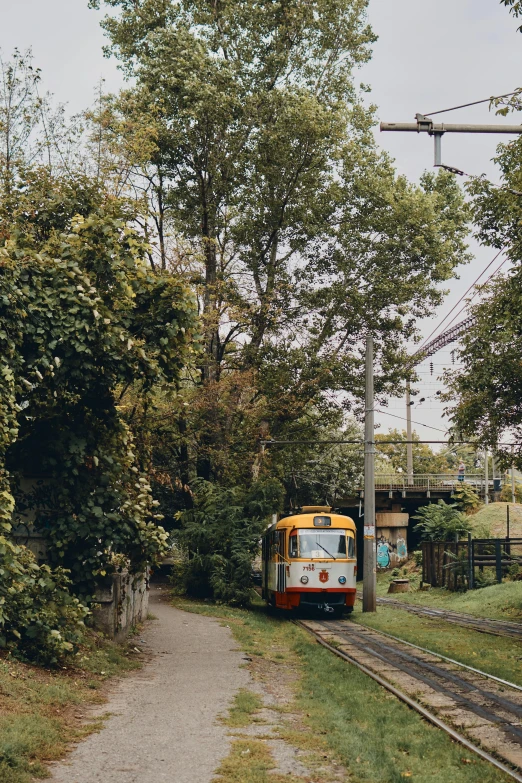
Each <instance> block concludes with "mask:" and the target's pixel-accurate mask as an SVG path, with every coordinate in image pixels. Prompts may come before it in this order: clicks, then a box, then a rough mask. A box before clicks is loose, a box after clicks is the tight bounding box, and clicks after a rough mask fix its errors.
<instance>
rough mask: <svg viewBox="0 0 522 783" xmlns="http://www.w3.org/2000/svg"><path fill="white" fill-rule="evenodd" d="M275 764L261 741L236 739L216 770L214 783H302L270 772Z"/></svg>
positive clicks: (296, 779)
mask: <svg viewBox="0 0 522 783" xmlns="http://www.w3.org/2000/svg"><path fill="white" fill-rule="evenodd" d="M275 767H276V763H275V762H274V759H273V758H272V754H271V753H270V750H269V748H268V747H267V746H266V744H265V743H264V742H263V741H262V740H256V739H250V738H248V739H238V740H235V741H234V742H233V743H232V750H231V752H230V754H229V755H228V756H227V758H226V759H224V761H222V763H221V765H220V766H219V768H218V770H217V773H216V775H217V777H216V778H214V780H215V781H216V783H302V781H303V779H302V778H296V777H294V776H293V775H277V774H274V773H273V772H272V770H273V769H274V768H275Z"/></svg>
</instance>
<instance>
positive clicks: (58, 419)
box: [0, 182, 194, 594]
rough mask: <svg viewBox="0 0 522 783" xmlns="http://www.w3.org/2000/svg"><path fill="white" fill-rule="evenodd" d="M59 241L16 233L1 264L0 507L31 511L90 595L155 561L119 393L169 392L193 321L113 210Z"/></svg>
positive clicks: (142, 477)
mask: <svg viewBox="0 0 522 783" xmlns="http://www.w3.org/2000/svg"><path fill="white" fill-rule="evenodd" d="M56 184H57V185H58V186H59V185H60V183H59V182H58V183H56ZM59 219H60V220H61V219H63V218H62V217H61V216H60V217H59ZM35 222H36V223H38V220H36V221H35ZM6 225H8V224H7V223H6ZM11 226H13V224H11ZM65 229H66V230H65V231H64V232H62V233H59V231H58V230H56V229H54V228H53V227H51V228H50V229H49V230H48V237H47V239H46V240H45V241H40V242H38V243H36V242H35V240H34V237H35V234H34V233H33V234H31V233H30V232H27V233H25V234H23V233H22V232H21V231H20V229H19V228H18V227H17V226H16V223H15V224H14V230H13V238H12V239H10V240H9V241H8V242H7V243H6V245H5V247H4V248H3V249H1V250H0V267H1V269H2V277H1V278H0V345H1V346H2V362H3V369H2V374H3V377H4V381H5V382H4V384H3V385H2V387H1V391H0V394H1V403H2V405H1V408H0V410H1V411H2V416H3V429H2V430H1V431H0V466H2V465H5V466H6V467H7V469H8V470H9V471H10V472H11V473H12V474H13V476H14V478H13V479H12V480H11V482H10V484H9V482H8V480H7V475H6V474H5V472H4V493H3V495H2V496H1V498H0V499H3V501H4V509H3V513H4V519H7V518H9V517H10V513H11V510H12V500H11V499H10V497H11V495H10V493H11V492H14V493H15V495H16V500H17V508H16V510H15V511H16V513H17V514H18V513H23V511H24V509H25V508H26V507H28V506H31V507H32V508H35V509H36V510H37V526H38V527H39V528H40V529H42V530H43V531H44V532H45V535H46V536H47V538H48V542H49V553H50V556H51V559H52V562H54V563H57V564H58V563H60V564H63V565H65V566H66V567H68V568H70V569H71V571H72V578H73V581H74V583H75V585H76V586H77V588H78V589H80V590H81V591H82V592H84V593H86V594H89V593H90V592H92V589H93V587H94V583H95V581H96V578H97V576H98V575H102V576H103V575H104V573H106V572H108V571H110V570H111V566H110V563H111V553H112V552H116V553H120V554H124V555H126V556H127V557H128V559H129V563H130V567H131V568H132V569H136V570H138V569H142V568H143V567H144V566H145V564H146V563H147V562H149V561H150V560H151V559H153V558H154V557H155V556H156V555H157V554H158V553H160V552H161V551H162V547H163V545H164V541H165V539H166V534H165V533H164V532H163V531H162V529H161V528H159V527H158V526H157V512H156V511H155V508H154V504H155V501H153V499H152V496H151V492H150V484H149V482H148V479H147V476H146V473H145V471H144V469H145V467H146V465H145V464H143V463H142V464H140V461H139V459H138V456H137V455H136V453H135V451H134V450H133V436H132V432H131V431H130V429H129V427H128V425H127V424H126V423H125V422H124V420H123V419H122V417H121V415H120V413H119V410H118V398H121V391H118V389H120V390H121V389H122V388H123V390H125V388H127V387H129V386H132V385H134V386H136V387H137V389H138V390H139V394H140V395H141V398H142V400H146V399H147V396H148V395H150V393H151V391H152V389H153V388H154V387H155V385H157V384H169V383H170V384H172V383H175V382H176V380H177V378H178V377H179V373H180V370H181V367H182V366H183V364H184V362H185V361H186V360H187V359H189V358H190V352H191V351H193V348H192V346H191V345H190V339H191V334H192V331H193V326H194V311H193V305H192V303H191V299H190V295H189V293H188V290H187V288H186V286H185V285H184V284H183V283H182V282H181V281H179V280H178V279H176V278H174V277H172V276H162V275H158V274H155V273H154V272H153V271H152V270H151V269H150V267H148V266H147V265H146V264H145V263H144V262H143V254H144V247H143V240H142V239H141V238H140V237H139V235H138V234H137V233H136V232H135V231H134V230H133V229H132V228H130V227H129V225H128V224H127V222H126V220H125V217H124V215H122V213H121V209H120V207H119V205H118V204H117V203H115V202H107V203H106V204H103V205H100V206H99V207H98V208H97V209H96V210H95V211H93V212H91V213H90V214H89V215H88V216H86V217H81V216H76V217H73V218H72V219H69V223H68V225H66V226H65ZM34 244H36V247H34V249H33V245H34ZM27 475H32V476H39V477H41V478H42V480H41V481H39V482H37V484H36V485H35V486H34V487H33V488H32V489H31V491H30V492H27V491H22V489H21V488H20V480H21V479H22V478H23V476H27Z"/></svg>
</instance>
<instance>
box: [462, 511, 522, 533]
mask: <svg viewBox="0 0 522 783" xmlns="http://www.w3.org/2000/svg"><path fill="white" fill-rule="evenodd" d="M507 505H509V520H510V525H509V534H510V536H511V537H512V538H522V505H520V503H509V504H508V503H489V504H488V505H487V506H482V508H481V509H480V510H479V511H477V513H476V514H473V516H472V517H471V521H472V522H473V526H474V528H478V532H480V531H481V530H482V529H483V530H484V531H488V532H489V533H490V535H491V537H492V538H505V536H506V535H507V525H506V506H507ZM475 535H477V534H475Z"/></svg>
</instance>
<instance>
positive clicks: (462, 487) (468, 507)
mask: <svg viewBox="0 0 522 783" xmlns="http://www.w3.org/2000/svg"><path fill="white" fill-rule="evenodd" d="M453 505H454V506H455V508H457V509H458V510H459V511H463V512H464V513H465V514H473V513H474V512H475V511H477V509H479V508H480V507H481V506H482V501H481V499H480V498H479V496H478V495H477V493H476V492H475V490H474V489H473V487H472V486H471V484H466V483H465V482H464V481H463V482H461V483H459V484H458V486H457V487H455V490H454V492H453Z"/></svg>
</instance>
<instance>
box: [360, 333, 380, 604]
mask: <svg viewBox="0 0 522 783" xmlns="http://www.w3.org/2000/svg"><path fill="white" fill-rule="evenodd" d="M376 578H377V576H376V542H375V429H374V401H373V337H372V336H371V335H368V336H367V338H366V406H365V415H364V572H363V612H375V610H376V603H377V602H376V595H375V593H376Z"/></svg>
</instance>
